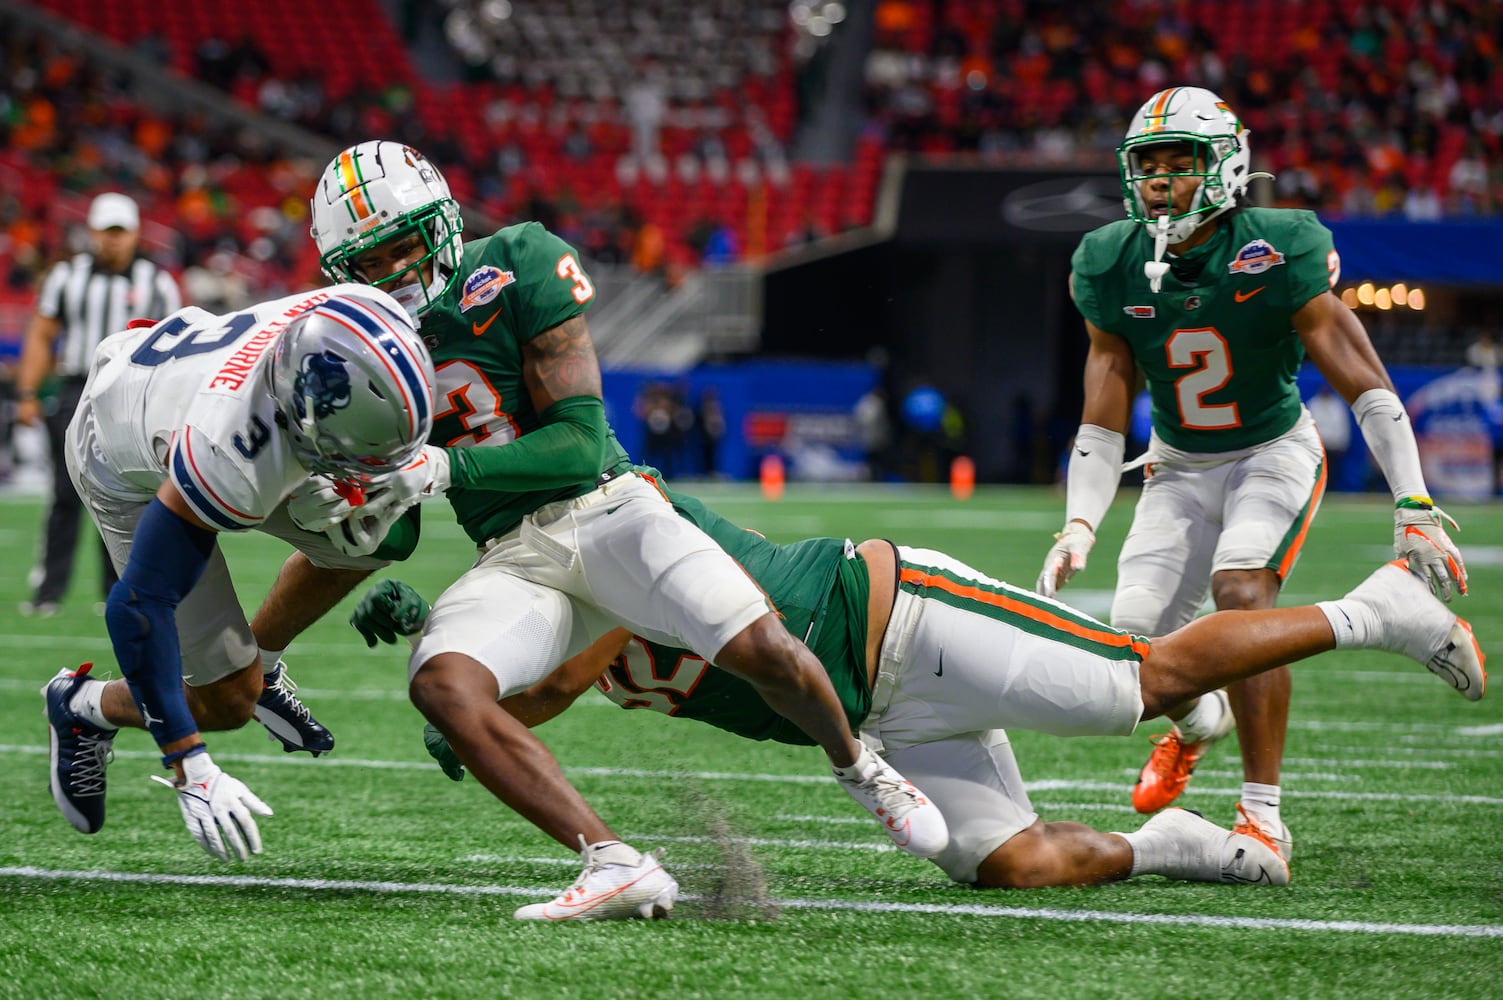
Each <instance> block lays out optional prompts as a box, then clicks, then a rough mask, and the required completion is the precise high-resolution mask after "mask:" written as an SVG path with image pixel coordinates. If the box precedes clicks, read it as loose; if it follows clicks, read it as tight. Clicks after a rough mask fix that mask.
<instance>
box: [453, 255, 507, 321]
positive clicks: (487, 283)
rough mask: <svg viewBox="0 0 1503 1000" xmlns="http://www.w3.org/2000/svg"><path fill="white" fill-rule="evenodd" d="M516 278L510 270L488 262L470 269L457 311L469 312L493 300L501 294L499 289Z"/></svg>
mask: <svg viewBox="0 0 1503 1000" xmlns="http://www.w3.org/2000/svg"><path fill="white" fill-rule="evenodd" d="M516 280H517V276H516V275H515V274H513V273H512V272H510V271H503V270H501V269H500V268H499V267H492V266H490V265H489V264H487V265H486V266H485V267H481V268H477V269H476V270H474V271H471V272H470V276H469V277H468V278H466V279H464V297H463V298H461V299H460V300H459V311H460V312H462V313H463V312H469V311H470V310H471V309H474V308H475V307H476V306H483V305H485V304H486V303H487V302H492V301H494V300H495V298H496V296H497V295H500V294H501V289H503V288H505V287H506V286H507V285H509V284H511V283H512V282H514V281H516Z"/></svg>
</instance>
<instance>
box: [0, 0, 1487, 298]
mask: <svg viewBox="0 0 1503 1000" xmlns="http://www.w3.org/2000/svg"><path fill="white" fill-rule="evenodd" d="M57 2H58V3H62V0H57ZM805 6H806V7H807V6H808V5H805ZM123 9H124V8H122V10H123ZM404 9H405V10H406V14H405V15H404V16H406V17H407V18H409V19H413V18H416V19H417V20H421V18H422V17H424V16H426V17H429V18H433V19H436V22H437V23H438V24H439V25H440V28H439V29H436V30H437V33H439V34H441V35H442V36H443V38H444V39H445V44H447V45H448V46H450V48H449V50H448V56H449V57H450V58H452V59H454V60H455V61H456V65H459V66H460V67H461V69H462V72H461V74H460V75H461V76H462V77H463V79H461V80H460V81H458V82H455V83H453V84H444V85H437V84H429V83H425V82H422V81H421V80H420V79H419V77H418V75H417V73H416V71H415V70H414V69H413V65H412V64H411V63H407V62H403V63H402V65H401V66H400V67H396V68H394V69H393V70H392V71H391V72H389V73H385V74H380V75H379V77H378V79H376V80H375V81H373V82H363V81H362V80H361V79H360V78H359V74H361V73H367V74H372V75H374V74H373V71H372V70H370V69H369V68H368V63H361V62H359V61H358V60H355V61H352V62H351V64H350V65H345V66H343V67H342V69H341V70H340V72H341V73H342V74H343V75H342V76H338V77H334V76H331V77H329V78H328V79H325V78H323V77H321V76H319V75H318V74H316V73H314V72H311V71H309V70H308V69H307V68H306V67H304V66H302V64H295V65H293V64H288V65H281V66H279V65H277V60H278V59H282V60H284V61H285V60H286V59H287V58H289V57H288V56H287V54H286V53H285V52H282V51H275V52H272V51H269V50H268V49H267V47H266V45H265V44H264V43H265V39H264V38H263V39H262V44H257V41H256V40H254V39H253V37H252V35H251V34H250V33H249V32H245V33H243V34H239V35H226V34H224V33H222V32H221V33H214V32H209V33H207V34H204V35H203V36H202V37H197V38H196V39H193V40H192V44H191V51H187V52H185V51H184V46H185V45H186V44H188V43H187V42H185V40H184V37H183V36H182V35H181V34H179V35H177V36H174V37H173V38H172V39H168V38H166V37H164V35H162V34H160V33H154V32H148V33H145V34H136V35H135V36H134V37H132V39H131V41H130V45H131V47H132V49H133V50H134V51H136V52H137V53H139V54H141V55H143V56H145V57H147V58H149V59H151V60H152V61H154V62H155V63H157V64H159V65H165V66H173V67H176V68H178V69H179V70H184V71H187V72H190V73H191V74H192V75H193V76H194V77H195V79H197V80H199V81H201V82H203V83H205V84H208V85H210V86H213V87H216V88H218V89H220V90H222V91H224V92H225V93H227V94H229V95H231V96H233V97H234V98H235V99H236V100H237V101H239V102H240V103H242V104H243V105H245V106H247V107H249V108H252V109H255V110H256V111H258V112H260V113H263V114H265V115H268V116H271V117H272V118H275V119H277V120H280V121H284V122H287V123H289V124H293V125H297V126H301V127H303V128H306V129H309V130H311V131H313V132H315V133H317V134H320V135H322V136H325V137H328V138H331V139H333V140H334V141H336V142H340V143H344V142H349V141H355V140H357V139H360V138H366V137H369V136H371V135H383V136H390V137H393V138H399V139H402V140H405V141H408V142H410V143H412V144H414V145H417V146H418V147H419V148H422V149H423V150H424V151H425V152H427V153H428V154H429V155H430V156H431V157H432V158H433V159H434V160H435V161H436V162H438V163H440V164H441V165H442V166H443V167H444V170H445V172H446V174H447V175H448V176H449V179H450V182H451V184H452V185H453V186H454V188H455V191H456V194H457V195H458V196H459V197H460V198H461V199H462V200H463V201H464V202H465V203H466V204H467V205H471V206H477V207H478V208H479V210H480V212H481V213H484V214H486V215H488V216H489V217H490V218H493V219H503V220H509V219H515V218H536V219H538V220H539V221H542V222H544V223H545V224H547V225H549V226H550V228H553V229H555V230H556V231H557V232H559V233H560V235H562V236H563V237H564V238H565V239H567V240H569V241H571V242H572V243H574V244H576V245H577V246H579V247H580V248H581V249H582V250H583V251H584V252H585V254H586V255H587V256H588V257H590V258H592V259H593V260H595V261H598V262H602V263H608V264H611V263H620V264H625V265H630V266H632V267H634V268H636V269H637V270H638V271H641V272H646V273H655V274H661V275H663V276H664V277H665V278H666V279H668V280H669V281H670V282H672V281H674V280H676V279H677V277H678V276H679V275H681V274H682V273H683V272H684V271H685V270H686V269H688V268H693V267H699V266H716V265H719V264H724V263H730V262H734V261H737V260H740V259H744V258H746V257H758V256H761V255H763V254H765V253H768V252H772V251H775V250H777V249H780V248H782V247H785V246H789V245H793V244H798V243H803V242H806V241H809V240H813V239H818V238H821V237H824V236H827V235H830V234H832V233H835V232H838V231H840V230H841V229H844V228H848V227H850V226H852V225H858V224H860V223H862V222H864V221H866V220H867V219H869V218H870V214H871V210H872V204H873V202H874V200H875V187H876V181H877V176H878V173H879V170H880V166H879V159H880V155H879V154H880V152H881V151H882V150H884V149H897V150H919V151H928V152H936V153H952V154H954V153H959V154H969V155H974V156H977V157H983V158H995V159H998V160H1008V161H1011V162H1029V163H1034V164H1051V163H1059V164H1064V163H1083V162H1089V163H1090V164H1093V165H1099V164H1100V163H1102V162H1103V154H1104V153H1106V152H1107V151H1109V150H1110V149H1111V148H1112V147H1113V146H1115V145H1116V143H1117V142H1118V140H1119V139H1120V136H1121V133H1122V131H1123V129H1124V127H1125V122H1126V118H1127V116H1128V115H1129V114H1130V113H1131V111H1132V110H1133V109H1134V108H1136V107H1137V106H1138V104H1139V103H1141V101H1142V100H1143V98H1144V97H1145V96H1146V95H1148V94H1150V93H1152V92H1154V91H1155V90H1157V89H1159V88H1161V87H1163V86H1165V85H1167V84H1170V83H1189V84H1200V85H1204V86H1208V87H1211V88H1213V89H1215V90H1217V91H1218V92H1220V93H1222V95H1223V96H1224V97H1226V99H1227V100H1228V102H1229V103H1230V104H1231V105H1232V107H1233V108H1235V109H1236V110H1237V111H1238V112H1239V113H1240V114H1241V115H1242V116H1243V118H1244V119H1245V120H1246V122H1247V124H1248V125H1249V127H1250V128H1252V130H1253V134H1254V144H1255V150H1256V157H1257V163H1256V165H1257V166H1258V167H1259V168H1267V169H1270V170H1272V171H1274V172H1275V173H1277V174H1278V179H1277V181H1276V182H1275V187H1274V193H1275V197H1276V198H1277V201H1278V203H1280V204H1282V205H1287V206H1304V207H1316V208H1321V209H1323V210H1326V211H1330V212H1337V213H1345V214H1349V215H1390V214H1397V215H1403V216H1407V217H1409V218H1413V219H1428V218H1435V217H1438V216H1441V215H1450V216H1467V215H1490V214H1495V213H1497V212H1499V211H1500V210H1503V58H1500V53H1499V46H1500V39H1503V6H1500V5H1499V4H1497V3H1490V2H1477V0H1471V2H1461V0H1383V2H1369V3H1338V2H1332V0H1304V2H1299V3H1292V2H1289V0H1273V2H1272V6H1271V7H1270V6H1269V4H1268V3H1261V4H1254V3H1252V2H1250V0H1246V2H1245V0H1226V2H1219V0H1136V2H1133V3H1126V4H1055V3H1049V2H1043V0H881V2H879V3H878V5H877V8H876V47H875V49H874V51H873V52H872V54H871V55H870V57H869V58H868V60H867V64H866V81H867V87H866V93H865V102H866V112H867V121H866V128H865V133H864V136H863V139H862V142H861V143H860V144H859V146H858V156H857V159H856V161H855V163H854V164H853V165H849V166H842V165H838V164H837V165H834V166H832V167H828V168H818V169H814V168H811V167H809V166H808V165H807V164H802V163H797V162H793V159H792V150H793V148H794V134H795V130H796V127H797V124H798V116H799V113H800V107H799V94H800V93H801V92H802V89H801V82H800V81H801V79H802V75H803V74H804V73H807V72H813V71H814V66H813V64H812V63H805V62H802V61H801V60H802V55H801V50H799V48H798V44H799V42H800V39H799V37H798V33H797V32H795V31H792V30H791V29H790V28H789V26H788V21H789V8H788V5H787V4H783V3H763V4H742V3H739V2H731V0H716V2H699V0H695V2H690V0H650V2H646V3H643V4H638V5H633V6H632V7H631V8H630V9H627V8H620V7H618V5H614V4H610V3H605V2H604V0H580V2H579V3H577V4H573V5H571V6H570V7H569V8H568V9H567V10H564V11H561V12H560V13H559V16H557V17H548V18H544V17H541V16H540V15H539V14H538V13H537V12H536V11H535V10H532V9H531V8H529V7H526V6H524V5H521V4H517V5H511V4H495V3H474V2H470V0H450V2H448V3H447V4H446V5H444V6H442V7H431V8H428V7H424V6H422V5H416V6H414V5H408V7H407V8H404ZM819 9H820V10H821V11H823V12H824V14H825V15H828V16H829V17H831V18H834V17H835V13H832V12H838V13H839V14H840V16H841V17H843V11H844V8H843V5H841V4H838V3H835V4H824V5H823V6H821V7H820V8H819ZM114 13H116V14H118V13H119V11H114ZM137 14H138V15H139V17H141V18H146V16H147V15H146V13H142V12H137ZM503 15H504V16H503ZM565 15H567V16H565ZM133 16H135V15H133ZM320 16H321V17H323V18H325V19H327V18H330V17H333V16H335V15H334V14H333V13H330V12H329V11H324V12H323V13H321V14H320ZM144 23H150V21H149V19H147V21H146V22H144ZM414 23H416V22H414ZM831 23H834V22H831ZM1290 25H1293V27H1292V28H1291V27H1290ZM4 27H5V31H4V32H3V36H0V37H3V40H0V181H3V183H0V280H3V285H0V287H3V289H5V290H6V291H7V292H8V293H9V296H10V297H11V298H17V297H21V296H24V294H25V293H27V292H28V291H29V290H30V289H31V287H32V286H33V284H34V282H35V280H36V278H37V277H38V275H39V274H40V273H41V270H42V269H43V267H44V266H45V265H46V263H47V262H49V261H50V260H52V259H56V258H57V257H59V256H61V255H63V254H65V253H67V252H69V251H70V250H73V249H76V243H77V242H78V241H79V239H80V237H81V234H80V233H79V231H78V230H79V228H80V224H81V220H82V213H83V205H84V204H85V203H86V200H87V197H88V196H89V195H90V194H92V193H93V192H95V191H97V190H100V189H104V188H114V189H119V190H126V191H130V192H132V193H133V194H135V195H136V196H137V198H138V200H139V201H140V202H141V204H142V208H143V214H144V217H145V219H146V220H147V223H146V226H145V231H144V234H143V235H144V246H145V248H146V249H147V250H148V251H149V252H151V253H152V254H153V256H155V257H156V258H157V259H159V260H161V261H162V262H163V263H165V264H167V265H168V266H169V267H172V268H173V269H174V270H176V271H177V272H178V273H180V274H182V276H183V282H184V286H185V291H186V292H187V294H188V296H189V297H190V299H192V300H193V301H197V302H201V303H204V304H206V305H209V306H210V307H216V306H219V307H222V306H229V305H234V304H237V303H238V301H241V300H243V299H244V298H245V297H246V296H264V295H273V294H280V293H282V292H284V291H287V290H291V289H293V288H296V287H301V286H303V285H306V284H307V283H310V282H313V281H316V280H317V262H316V258H315V255H314V252H313V248H312V244H311V241H309V240H308V239H307V237H306V233H307V225H308V219H307V201H306V199H307V195H308V192H309V190H311V187H312V184H313V182H314V180H315V178H316V172H317V170H318V169H319V167H320V166H321V164H320V163H315V162H309V161H308V160H306V159H302V158H299V157H295V156H289V155H286V153H285V152H284V151H283V150H282V149H280V148H278V145H277V144H276V143H274V142H272V141H271V140H269V139H268V137H267V136H266V135H265V134H263V133H262V132H259V131H258V130H256V129H254V128H244V127H240V126H238V125H225V124H223V123H221V122H220V121H218V120H216V119H213V118H210V117H209V116H207V115H201V114H175V115H171V114H159V113H156V112H153V111H151V110H148V108H147V107H145V106H143V105H142V104H141V103H139V102H138V101H136V100H134V99H133V98H132V84H133V81H132V80H131V79H130V77H129V75H128V74H122V73H116V72H112V71H107V70H104V69H102V68H101V67H99V66H98V65H95V64H93V63H91V62H90V61H89V60H87V59H85V58H83V57H82V56H81V55H80V54H78V53H77V52H75V51H72V50H70V49H69V48H68V47H66V46H65V45H63V44H59V43H58V42H56V41H54V40H52V39H50V38H49V37H46V36H44V35H42V34H40V33H38V32H35V31H32V30H29V29H27V28H25V27H23V26H21V25H20V24H18V23H15V22H6V23H5V24H4ZM400 27H401V28H402V29H403V30H405V31H406V32H407V33H408V34H409V35H410V34H411V33H412V32H413V30H415V29H414V28H413V26H412V24H409V23H406V22H403V23H402V24H401V25H400ZM325 30H334V31H337V30H340V29H339V27H338V25H337V24H336V25H335V26H334V27H332V28H328V27H326V28H325ZM397 30H398V28H397V26H388V27H387V28H386V33H387V35H389V36H390V38H387V39H385V41H383V45H386V46H388V47H390V48H391V49H393V50H394V51H396V52H399V53H400V52H401V50H402V42H401V41H400V35H398V34H397ZM117 34H118V32H117ZM802 41H807V39H802ZM601 46H607V48H605V49H602V48H601ZM382 51H383V52H385V51H386V49H383V50H382ZM602 52H603V53H604V54H605V55H606V56H609V58H603V57H602ZM1254 52H1256V53H1257V56H1256V58H1255V57H1254V56H1253V54H1252V53H1254ZM803 54H804V55H806V54H807V53H803ZM381 58H382V59H385V60H387V61H388V62H390V60H392V59H395V58H397V57H395V56H385V55H383V56H382V57H381ZM400 58H401V59H403V60H405V59H406V56H405V55H402V56H401V57H400ZM289 65H292V68H291V69H289ZM821 71H822V70H821ZM764 183H765V184H766V185H767V186H766V187H764V186H763V185H764Z"/></svg>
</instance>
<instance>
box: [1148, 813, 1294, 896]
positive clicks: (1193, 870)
mask: <svg viewBox="0 0 1503 1000" xmlns="http://www.w3.org/2000/svg"><path fill="white" fill-rule="evenodd" d="M1138 833H1139V834H1140V835H1148V836H1151V837H1153V838H1154V839H1155V840H1156V841H1158V843H1157V844H1155V847H1156V848H1157V850H1156V851H1154V852H1153V853H1155V854H1159V855H1160V856H1162V857H1164V858H1165V859H1166V860H1165V861H1164V863H1163V866H1162V867H1161V868H1158V869H1156V870H1155V871H1154V872H1153V873H1154V874H1157V875H1164V876H1166V877H1168V878H1174V879H1182V880H1184V881H1188V882H1228V883H1232V884H1235V885H1288V884H1289V863H1288V862H1287V861H1285V860H1284V859H1283V858H1282V857H1280V856H1279V852H1278V851H1277V850H1275V849H1274V847H1273V845H1272V844H1270V843H1269V842H1268V840H1267V838H1265V837H1263V836H1262V835H1261V834H1247V833H1238V832H1236V831H1232V830H1225V829H1223V828H1222V827H1219V826H1217V825H1216V824H1215V823H1212V822H1211V821H1210V820H1208V819H1205V818H1204V817H1202V816H1201V815H1200V813H1198V812H1194V811H1192V810H1189V809H1179V808H1175V809H1165V810H1164V811H1163V812H1161V813H1159V814H1158V815H1156V816H1154V817H1153V818H1152V819H1150V820H1148V821H1147V822H1146V823H1144V824H1143V826H1142V827H1141V828H1140V829H1139V830H1138ZM1134 850H1135V851H1136V850H1138V848H1137V847H1136V846H1135V847H1134Z"/></svg>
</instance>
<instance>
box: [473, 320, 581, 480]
mask: <svg viewBox="0 0 1503 1000" xmlns="http://www.w3.org/2000/svg"><path fill="white" fill-rule="evenodd" d="M522 377H523V379H524V380H525V382H526V384H527V391H528V394H529V395H530V396H531V397H532V403H533V406H534V407H536V408H537V411H538V416H539V418H540V419H541V420H542V426H540V427H538V428H536V429H535V430H533V431H531V432H529V433H527V434H524V435H522V436H521V437H519V438H517V439H516V440H515V441H512V442H510V443H509V444H504V445H502V446H501V447H499V448H452V449H449V458H450V462H451V469H452V471H451V476H452V480H451V485H453V486H458V487H462V488H465V489H482V490H503V491H506V492H522V491H525V490H543V489H552V488H555V487H563V486H571V485H574V484H575V483H581V482H588V481H590V480H593V479H594V478H595V477H596V476H598V475H599V474H600V473H601V471H602V469H603V467H604V462H605V444H606V440H607V437H608V433H609V432H608V431H607V429H606V424H605V404H604V403H603V402H602V401H601V398H600V363H599V362H598V361H597V360H596V358H595V347H594V345H593V344H592V343H591V342H590V330H589V327H588V326H586V325H585V320H584V317H583V316H575V317H573V318H572V319H568V320H565V321H564V322H563V323H560V324H559V325H558V326H556V327H554V328H553V329H551V330H547V331H545V332H543V333H540V334H538V336H536V337H534V338H533V339H532V340H530V341H528V342H527V343H526V344H525V345H524V346H523V348H522Z"/></svg>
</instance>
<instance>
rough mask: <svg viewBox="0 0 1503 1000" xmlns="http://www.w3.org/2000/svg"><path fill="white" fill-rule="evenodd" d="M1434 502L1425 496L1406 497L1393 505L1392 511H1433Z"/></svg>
mask: <svg viewBox="0 0 1503 1000" xmlns="http://www.w3.org/2000/svg"><path fill="white" fill-rule="evenodd" d="M1434 508H1435V501H1434V500H1431V499H1430V498H1429V497H1425V496H1419V495H1414V496H1407V497H1405V498H1404V499H1402V500H1400V501H1399V502H1398V503H1396V504H1394V505H1393V509H1394V510H1433V509H1434Z"/></svg>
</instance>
